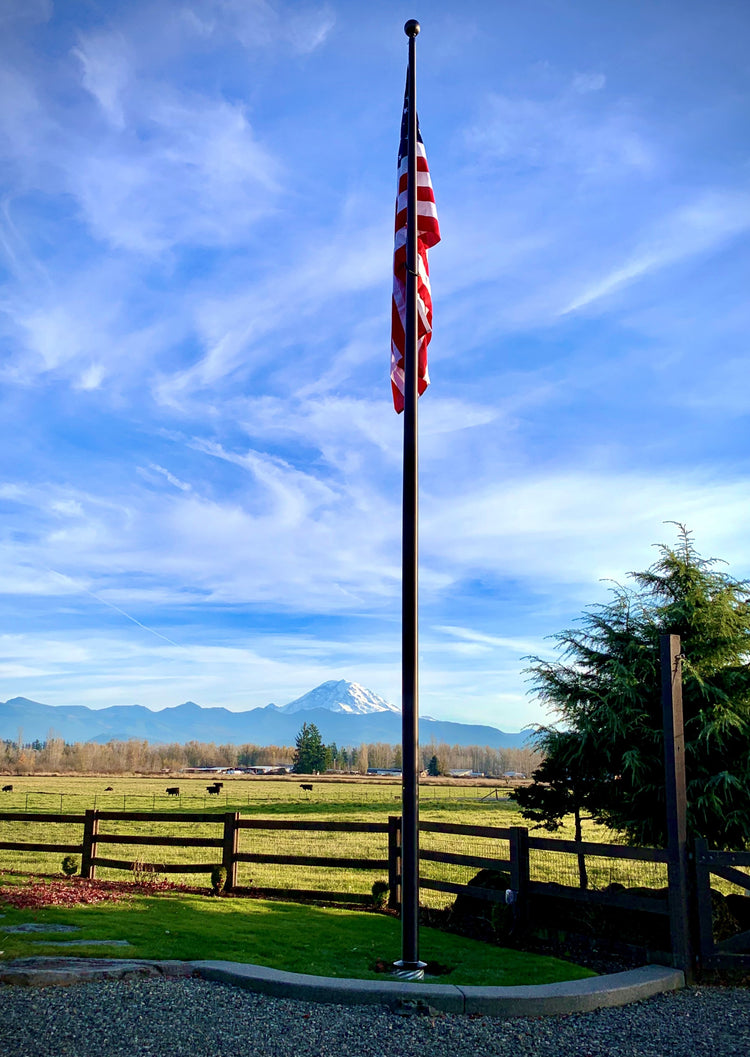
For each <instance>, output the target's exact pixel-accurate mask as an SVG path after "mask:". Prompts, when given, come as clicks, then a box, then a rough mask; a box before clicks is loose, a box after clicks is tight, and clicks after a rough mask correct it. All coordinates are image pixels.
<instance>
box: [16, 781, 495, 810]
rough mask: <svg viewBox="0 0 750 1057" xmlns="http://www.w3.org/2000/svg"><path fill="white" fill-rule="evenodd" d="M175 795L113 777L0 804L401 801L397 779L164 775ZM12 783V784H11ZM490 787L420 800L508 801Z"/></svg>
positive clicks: (242, 806) (195, 806)
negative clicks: (217, 784)
mask: <svg viewBox="0 0 750 1057" xmlns="http://www.w3.org/2000/svg"><path fill="white" fill-rule="evenodd" d="M167 781H170V782H171V783H172V784H173V785H174V786H175V787H176V788H179V789H180V792H179V794H177V795H169V794H167V792H166V781H165V784H164V786H162V787H161V788H159V789H156V788H155V789H153V790H152V791H150V792H130V791H128V790H127V788H124V789H123V788H119V787H118V782H117V779H116V778H115V779H113V788H112V789H107V788H102V789H100V790H97V791H86V792H68V791H54V790H44V789H33V788H28V787H23V786H21V787H16V788H15V789H14V790H13V791H12V792H6V793H3V794H2V800H1V801H0V807H1V808H2V809H3V810H8V811H42V812H51V811H59V812H61V813H63V812H67V813H76V812H82V811H85V810H89V809H92V810H94V811H97V810H98V811H149V810H150V811H165V810H172V809H174V810H175V811H179V810H191V811H202V810H209V809H216V810H223V811H228V810H233V811H256V810H257V811H262V810H263V809H264V808H265V807H267V806H269V805H274V806H276V805H283V804H289V805H293V806H295V807H297V806H300V805H311V806H312V805H325V804H328V803H330V804H342V805H351V806H352V807H356V806H358V805H376V804H378V805H384V806H387V805H392V806H394V808H395V807H396V805H397V804H399V803H400V801H401V792H400V787H399V786H398V785H396V784H389V785H385V784H384V785H381V786H369V787H368V786H365V785H363V784H357V783H352V784H351V785H346V784H342V783H326V782H316V781H315V779H312V780H311V781H310V782H299V783H297V782H290V781H284V782H278V783H267V782H264V783H263V784H262V785H261V784H260V783H258V784H255V783H252V784H249V783H245V782H242V781H229V782H226V783H225V785H224V788H222V789H221V790H220V792H219V793H218V794H216V793H209V792H208V785H209V784H211V782H210V780H209V779H205V780H202V781H201V782H200V783H198V782H196V781H195V780H194V779H191V780H189V783H187V784H186V783H185V782H184V781H183V780H181V779H179V778H176V779H168V780H167ZM10 784H13V783H10ZM303 784H304V785H310V784H312V787H313V788H312V791H309V790H303V789H302V785H303ZM489 793H490V795H489V797H488V791H487V789H486V788H485V787H483V786H480V787H476V788H475V787H470V786H466V787H464V786H448V785H446V786H430V785H424V786H421V787H420V800H422V801H423V802H424V803H425V805H429V806H438V805H441V804H446V805H450V804H454V805H460V804H478V805H479V804H481V805H482V806H486V807H488V808H490V809H491V807H492V806H493V803H494V804H497V805H498V806H499V805H500V804H503V803H507V793H508V789H507V788H504V787H501V786H498V787H496V788H491V789H490V791H489Z"/></svg>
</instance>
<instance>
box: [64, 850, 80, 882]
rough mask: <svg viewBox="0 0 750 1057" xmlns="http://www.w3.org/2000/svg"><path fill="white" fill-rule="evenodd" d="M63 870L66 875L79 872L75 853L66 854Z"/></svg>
mask: <svg viewBox="0 0 750 1057" xmlns="http://www.w3.org/2000/svg"><path fill="white" fill-rule="evenodd" d="M62 872H63V873H64V874H65V876H66V877H72V876H73V874H74V873H78V859H76V857H75V855H66V856H65V858H64V859H63V861H62Z"/></svg>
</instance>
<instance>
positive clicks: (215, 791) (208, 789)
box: [206, 785, 221, 796]
mask: <svg viewBox="0 0 750 1057" xmlns="http://www.w3.org/2000/svg"><path fill="white" fill-rule="evenodd" d="M206 792H207V793H210V794H211V795H212V796H214V795H216V796H218V795H219V793H220V792H221V789H220V788H219V787H218V785H207V786H206Z"/></svg>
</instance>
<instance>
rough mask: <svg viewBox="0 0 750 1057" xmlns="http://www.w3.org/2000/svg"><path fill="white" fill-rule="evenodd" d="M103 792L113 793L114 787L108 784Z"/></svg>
mask: <svg viewBox="0 0 750 1057" xmlns="http://www.w3.org/2000/svg"><path fill="white" fill-rule="evenodd" d="M104 792H105V793H114V789H113V788H112V786H111V785H108V786H107V788H106V789H105V790H104Z"/></svg>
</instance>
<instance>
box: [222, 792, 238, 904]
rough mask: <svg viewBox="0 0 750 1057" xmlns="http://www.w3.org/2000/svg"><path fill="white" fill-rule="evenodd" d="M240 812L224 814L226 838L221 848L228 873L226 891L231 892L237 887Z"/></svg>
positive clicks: (223, 862) (223, 864) (223, 863)
mask: <svg viewBox="0 0 750 1057" xmlns="http://www.w3.org/2000/svg"><path fill="white" fill-rule="evenodd" d="M239 820H240V813H239V811H227V812H226V813H225V814H224V836H223V843H222V848H221V863H222V866H224V868H225V869H226V871H227V880H226V884H225V886H224V887H225V889H226V891H227V892H231V890H232V889H233V888H236V887H237V858H236V856H237V849H238V848H239V836H240V831H239V828H238V826H237V823H238V822H239Z"/></svg>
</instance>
